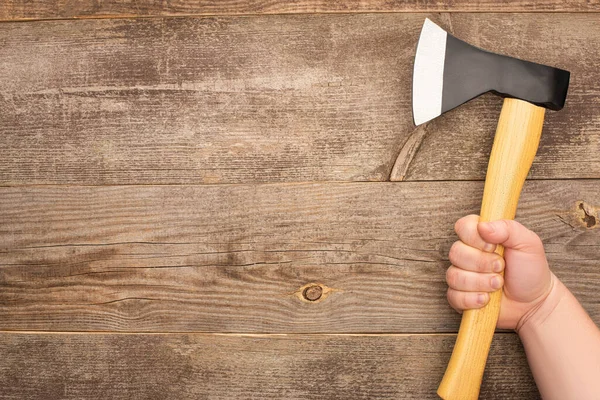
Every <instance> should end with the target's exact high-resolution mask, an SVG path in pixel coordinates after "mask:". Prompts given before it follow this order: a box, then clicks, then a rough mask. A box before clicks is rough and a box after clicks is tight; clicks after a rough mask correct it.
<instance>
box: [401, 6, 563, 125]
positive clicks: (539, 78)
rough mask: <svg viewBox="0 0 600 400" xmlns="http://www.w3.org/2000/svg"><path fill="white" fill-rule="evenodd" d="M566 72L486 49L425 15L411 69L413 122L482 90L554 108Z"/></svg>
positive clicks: (559, 102)
mask: <svg viewBox="0 0 600 400" xmlns="http://www.w3.org/2000/svg"><path fill="white" fill-rule="evenodd" d="M569 76H570V74H569V72H568V71H565V70H562V69H559V68H554V67H549V66H547V65H542V64H536V63H532V62H529V61H525V60H520V59H517V58H513V57H508V56H504V55H501V54H495V53H490V52H488V51H485V50H482V49H480V48H477V47H475V46H471V45H470V44H468V43H465V42H463V41H462V40H459V39H457V38H455V37H454V36H452V35H450V34H448V33H447V32H446V31H444V30H443V29H442V28H440V27H439V26H438V25H436V24H434V23H433V22H432V21H431V20H429V19H428V18H426V19H425V23H424V24H423V29H422V30H421V36H420V37H419V43H418V44H417V53H416V56H415V63H414V70H413V92H412V106H413V119H414V122H415V125H420V124H422V123H425V122H427V121H430V120H432V119H434V118H436V117H437V116H439V115H441V114H443V113H445V112H446V111H449V110H452V109H453V108H455V107H458V106H459V105H461V104H463V103H466V102H467V101H469V100H471V99H473V98H475V97H477V96H479V95H481V94H483V93H486V92H493V93H496V94H498V95H500V96H502V97H512V98H517V99H521V100H525V101H527V102H530V103H532V104H535V105H537V106H540V107H545V108H549V109H551V110H560V109H561V108H563V106H564V104H565V99H566V97H567V89H568V87H569Z"/></svg>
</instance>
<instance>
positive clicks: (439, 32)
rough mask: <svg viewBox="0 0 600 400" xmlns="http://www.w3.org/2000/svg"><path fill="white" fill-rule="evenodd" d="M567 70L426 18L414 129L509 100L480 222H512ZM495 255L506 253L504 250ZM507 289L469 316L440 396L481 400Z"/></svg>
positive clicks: (561, 100) (561, 99)
mask: <svg viewBox="0 0 600 400" xmlns="http://www.w3.org/2000/svg"><path fill="white" fill-rule="evenodd" d="M568 87H569V72H568V71H565V70H562V69H558V68H553V67H549V66H546V65H540V64H535V63H532V62H528V61H523V60H519V59H516V58H512V57H507V56H503V55H499V54H494V53H490V52H487V51H485V50H482V49H479V48H477V47H474V46H471V45H469V44H467V43H465V42H463V41H461V40H459V39H457V38H455V37H454V36H452V35H449V34H448V33H447V32H446V31H444V30H443V29H442V28H440V27H439V26H437V25H436V24H434V23H433V22H431V21H430V20H429V19H425V23H424V24H423V28H422V30H421V36H420V38H419V43H418V45H417V53H416V57H415V63H414V72H413V93H412V105H413V117H414V122H415V125H420V124H422V123H425V122H427V121H430V120H432V119H434V118H436V117H437V116H439V115H441V114H442V113H445V112H446V111H449V110H452V109H453V108H455V107H458V106H459V105H461V104H463V103H465V102H467V101H469V100H471V99H473V98H475V97H477V96H479V95H480V94H483V93H486V92H493V93H496V94H498V95H500V96H501V97H503V98H504V103H503V105H502V111H501V112H500V119H499V120H498V126H497V128H496V136H495V138H494V145H493V147H492V152H491V154H490V160H489V164H488V169H487V175H486V178H485V187H484V191H483V200H482V202H481V212H480V220H481V221H494V220H498V219H513V218H514V217H515V212H516V210H517V203H518V201H519V196H520V194H521V189H522V187H523V183H524V182H525V178H526V177H527V174H528V172H529V168H530V167H531V163H532V162H533V158H534V157H535V153H536V151H537V148H538V144H539V141H540V135H541V133H542V125H543V123H544V113H545V111H546V108H549V109H551V110H560V109H561V108H563V106H564V104H565V99H566V96H567V89H568ZM496 253H498V254H499V255H500V256H503V254H504V248H503V247H502V246H498V247H497V249H496ZM501 298H502V290H498V291H496V292H494V293H491V295H490V301H489V303H488V304H487V305H486V306H485V307H484V308H481V309H477V310H466V311H465V312H464V313H463V316H462V321H461V324H460V329H459V331H458V337H457V339H456V344H455V345H454V350H453V352H452V356H451V358H450V362H449V363H448V367H447V369H446V373H445V374H444V378H443V379H442V382H441V384H440V386H439V388H438V392H437V393H438V395H439V396H440V397H441V398H443V399H446V400H469V399H477V397H478V396H479V388H480V386H481V380H482V378H483V371H484V369H485V363H486V360H487V356H488V352H489V349H490V345H491V343H492V337H493V335H494V330H495V328H496V322H497V321H498V315H499V313H500V300H501Z"/></svg>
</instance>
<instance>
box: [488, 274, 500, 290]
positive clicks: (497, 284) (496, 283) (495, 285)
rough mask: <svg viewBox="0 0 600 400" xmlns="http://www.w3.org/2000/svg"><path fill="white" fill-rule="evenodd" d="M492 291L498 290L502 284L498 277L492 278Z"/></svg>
mask: <svg viewBox="0 0 600 400" xmlns="http://www.w3.org/2000/svg"><path fill="white" fill-rule="evenodd" d="M491 285H492V289H500V287H501V286H502V282H501V281H500V277H499V276H494V277H493V278H492V282H491Z"/></svg>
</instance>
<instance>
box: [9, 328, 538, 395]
mask: <svg viewBox="0 0 600 400" xmlns="http://www.w3.org/2000/svg"><path fill="white" fill-rule="evenodd" d="M453 341H454V336H446V335H441V336H440V335H403V336H393V335H391V336H336V335H302V336H298V335H289V336H288V335H278V336H262V335H261V336H241V335H198V334H169V335H115V334H38V333H31V334H14V333H3V334H0V354H2V357H0V371H2V373H1V374H0V386H1V387H2V397H3V398H4V399H7V400H8V399H10V400H13V399H15V400H16V399H18V400H21V399H28V400H37V399H92V398H94V399H95V398H103V399H104V398H106V399H115V400H120V399H123V400H131V399H156V400H159V399H182V400H184V399H194V400H196V399H204V398H210V399H248V398H265V399H290V400H294V399H298V400H305V399H340V400H343V399H383V400H387V399H390V400H391V399H394V400H396V399H415V400H425V399H434V398H436V395H435V386H436V384H437V379H436V376H438V375H439V374H441V373H442V372H443V368H444V364H445V362H446V360H447V359H448V357H449V356H450V351H451V349H452V343H453ZM506 365H510V367H509V368H507V367H506ZM488 373H489V374H490V376H493V377H494V379H493V380H491V379H490V380H487V382H486V383H484V385H483V387H482V398H484V399H489V400H494V399H497V400H500V399H504V400H513V399H527V400H535V399H539V393H538V391H537V389H536V387H535V383H534V382H533V379H532V377H531V373H530V372H529V369H528V367H527V361H526V359H525V356H524V354H523V349H522V347H521V344H520V343H519V339H518V338H517V336H516V335H515V334H499V335H497V337H496V340H495V343H494V345H493V346H492V350H491V352H490V363H489V370H488Z"/></svg>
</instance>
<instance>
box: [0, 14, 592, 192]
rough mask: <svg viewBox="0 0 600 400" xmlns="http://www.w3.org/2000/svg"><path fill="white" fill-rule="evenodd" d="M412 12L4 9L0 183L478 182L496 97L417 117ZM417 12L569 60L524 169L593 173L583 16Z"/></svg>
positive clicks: (415, 18) (455, 28)
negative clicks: (34, 16)
mask: <svg viewBox="0 0 600 400" xmlns="http://www.w3.org/2000/svg"><path fill="white" fill-rule="evenodd" d="M465 4H466V3H465ZM556 4H559V3H556ZM424 17H425V15H423V14H355V15H312V16H309V15H278V16H260V17H251V18H240V17H219V18H164V19H131V20H78V21H50V22H44V23H26V24H21V23H18V24H17V23H14V24H13V23H7V24H1V25H0V42H1V43H2V46H0V60H2V62H1V63H0V109H2V113H0V185H19V184H94V185H102V184H199V183H248V182H288V181H383V180H388V179H389V178H390V172H391V170H392V167H393V166H394V165H397V166H398V167H397V168H396V169H395V172H394V174H392V176H391V178H392V180H419V181H420V180H479V179H483V178H484V175H485V167H486V164H487V159H488V156H489V151H490V149H491V144H492V139H493V132H494V129H495V125H496V122H497V118H498V114H499V111H500V105H501V103H502V101H501V100H500V99H499V98H497V97H494V96H492V95H485V96H483V97H481V98H479V99H476V100H474V101H471V102H470V103H468V104H466V105H464V106H463V107H460V108H458V109H456V110H454V111H451V112H449V113H448V114H446V115H444V116H442V117H440V118H438V119H436V120H434V121H432V122H431V123H429V124H428V125H427V126H426V127H425V128H424V129H425V130H424V131H423V130H421V131H419V130H417V131H414V129H415V128H414V126H413V124H412V116H411V111H410V93H411V89H410V88H411V75H412V71H411V69H412V60H413V55H414V49H415V46H416V42H417V38H418V34H419V31H420V27H421V24H422V22H423V19H424ZM430 17H431V18H433V19H434V20H435V21H436V22H438V23H440V24H441V25H442V26H443V27H445V28H446V29H448V30H450V31H451V32H453V33H455V34H456V35H457V36H458V37H460V38H463V39H466V40H469V41H471V42H473V43H474V44H476V45H481V46H483V47H486V48H488V49H490V50H495V51H500V52H502V53H505V54H509V55H513V56H518V57H522V58H526V59H530V60H533V61H537V62H541V63H545V64H551V65H555V66H559V67H562V68H566V69H569V70H571V72H572V85H571V90H570V93H569V96H568V99H567V106H566V108H565V110H563V111H560V112H556V113H555V112H550V113H548V117H547V123H546V126H545V129H544V134H543V136H542V141H541V145H540V150H539V153H538V157H537V158H536V160H535V162H534V165H533V167H532V172H531V176H530V177H531V178H532V179H552V178H554V179H558V178H560V179H567V178H600V115H599V114H598V113H597V112H596V110H597V109H598V108H599V107H600V96H599V95H598V93H600V86H599V83H598V82H599V81H598V79H597V65H598V62H599V59H598V52H597V51H595V49H596V44H597V43H598V42H600V25H599V24H597V17H596V16H595V15H592V14H560V15H558V14H510V15H505V14H445V15H442V16H439V15H430ZM507 27H510V29H507ZM499 31H504V32H510V35H511V36H510V37H507V38H501V39H499V38H498V36H497V32H499Z"/></svg>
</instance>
